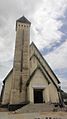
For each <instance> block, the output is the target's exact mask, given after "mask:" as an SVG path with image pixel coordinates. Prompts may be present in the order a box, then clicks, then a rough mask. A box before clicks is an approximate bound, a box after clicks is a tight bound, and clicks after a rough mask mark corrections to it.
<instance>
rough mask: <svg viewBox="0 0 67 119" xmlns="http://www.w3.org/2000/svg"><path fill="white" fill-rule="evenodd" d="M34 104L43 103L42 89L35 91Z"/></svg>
mask: <svg viewBox="0 0 67 119" xmlns="http://www.w3.org/2000/svg"><path fill="white" fill-rule="evenodd" d="M34 103H43V90H42V89H34Z"/></svg>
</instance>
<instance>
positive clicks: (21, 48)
mask: <svg viewBox="0 0 67 119" xmlns="http://www.w3.org/2000/svg"><path fill="white" fill-rule="evenodd" d="M30 27H31V22H30V21H28V20H27V19H26V18H25V17H24V16H23V17H21V18H19V19H18V20H17V21H16V43H15V53H14V62H13V68H12V70H11V71H10V72H9V73H8V75H7V76H6V78H5V79H4V81H3V88H2V92H1V98H2V102H1V104H2V105H9V106H16V105H21V104H23V105H25V104H28V103H34V104H35V103H59V102H60V100H61V95H60V88H59V84H60V81H59V79H58V78H57V76H56V75H55V73H54V72H53V71H52V69H51V68H50V66H49V65H48V63H47V62H46V60H45V59H44V58H43V56H42V54H41V53H40V51H39V49H38V48H37V47H36V45H35V44H34V43H33V42H32V43H31V44H30Z"/></svg>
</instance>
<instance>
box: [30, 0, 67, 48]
mask: <svg viewBox="0 0 67 119" xmlns="http://www.w3.org/2000/svg"><path fill="white" fill-rule="evenodd" d="M66 8H67V0H65V1H64V0H59V1H58V2H57V1H56V0H50V1H47V0H44V2H43V5H42V6H41V7H40V8H39V9H38V10H37V11H36V12H35V13H34V19H33V24H32V27H33V28H32V32H34V33H35V34H34V37H33V36H32V38H31V39H32V40H34V42H35V43H36V45H37V46H38V47H39V48H44V47H45V46H48V47H50V45H51V44H52V43H55V42H60V41H61V37H62V35H64V34H63V33H62V32H61V31H60V30H59V29H60V28H61V26H62V25H63V22H62V21H61V20H58V18H60V17H63V15H64V12H65V10H66Z"/></svg>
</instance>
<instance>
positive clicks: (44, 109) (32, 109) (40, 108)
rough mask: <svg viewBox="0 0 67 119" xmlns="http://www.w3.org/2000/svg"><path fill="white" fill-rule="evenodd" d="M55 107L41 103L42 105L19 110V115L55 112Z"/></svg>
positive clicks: (33, 105)
mask: <svg viewBox="0 0 67 119" xmlns="http://www.w3.org/2000/svg"><path fill="white" fill-rule="evenodd" d="M53 109H54V105H53V104H48V103H42V104H41V103H40V104H28V105H26V106H24V107H22V108H20V109H18V110H16V112H17V113H19V112H20V113H32V112H49V111H53Z"/></svg>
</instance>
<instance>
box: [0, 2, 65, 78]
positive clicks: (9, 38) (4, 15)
mask: <svg viewBox="0 0 67 119" xmlns="http://www.w3.org/2000/svg"><path fill="white" fill-rule="evenodd" d="M66 8H67V0H58V1H57V0H34V1H33V0H29V1H28V0H24V1H23V0H20V1H18V0H6V1H4V0H2V1H0V64H1V63H3V65H2V67H0V72H1V73H0V78H3V74H2V72H4V74H5V72H6V69H7V70H9V69H10V67H11V65H10V61H9V62H8V63H7V65H8V68H5V66H6V64H5V61H8V60H12V59H13V53H14V43H15V22H16V19H17V18H19V17H21V16H22V15H23V14H24V15H25V16H26V17H27V18H28V19H30V21H31V23H32V26H31V41H34V42H35V44H36V45H37V47H38V48H40V49H43V48H44V47H45V46H47V47H51V44H54V43H55V42H61V37H62V35H64V34H63V33H62V32H61V31H60V30H59V29H60V28H61V26H62V25H63V22H62V21H61V19H60V20H58V18H60V17H65V16H64V12H65V10H66ZM66 45H67V43H64V44H63V45H62V46H61V47H60V48H58V49H57V50H56V51H53V52H52V53H50V54H49V55H47V56H46V58H47V60H48V62H49V63H50V64H51V66H52V67H53V68H54V69H55V68H59V67H67V63H66V59H67V55H66V54H67V52H66ZM61 52H62V53H61ZM56 54H58V55H56ZM57 59H61V61H60V60H57ZM65 64H66V65H65ZM3 68H4V69H3ZM1 69H3V70H1Z"/></svg>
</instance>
